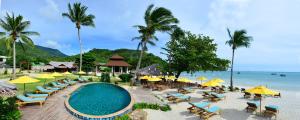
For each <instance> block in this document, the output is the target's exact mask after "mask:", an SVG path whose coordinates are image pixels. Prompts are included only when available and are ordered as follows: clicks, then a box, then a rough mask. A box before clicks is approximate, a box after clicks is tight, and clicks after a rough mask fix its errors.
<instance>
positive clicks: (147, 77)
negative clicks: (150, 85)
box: [140, 75, 151, 80]
mask: <svg viewBox="0 0 300 120" xmlns="http://www.w3.org/2000/svg"><path fill="white" fill-rule="evenodd" d="M149 78H151V77H149V76H147V75H145V76H143V77H140V79H146V80H148V79H149Z"/></svg>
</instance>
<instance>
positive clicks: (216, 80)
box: [211, 78, 225, 83]
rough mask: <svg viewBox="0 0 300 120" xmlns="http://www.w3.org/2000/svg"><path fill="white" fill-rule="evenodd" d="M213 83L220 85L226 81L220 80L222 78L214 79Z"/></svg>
mask: <svg viewBox="0 0 300 120" xmlns="http://www.w3.org/2000/svg"><path fill="white" fill-rule="evenodd" d="M211 81H213V82H218V83H223V82H225V81H224V80H222V79H220V78H214V79H212V80H211Z"/></svg>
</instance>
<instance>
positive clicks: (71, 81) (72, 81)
mask: <svg viewBox="0 0 300 120" xmlns="http://www.w3.org/2000/svg"><path fill="white" fill-rule="evenodd" d="M67 81H68V82H69V83H72V84H73V83H74V84H76V83H77V82H76V81H74V80H70V79H67Z"/></svg>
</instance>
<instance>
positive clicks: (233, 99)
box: [145, 89, 300, 120]
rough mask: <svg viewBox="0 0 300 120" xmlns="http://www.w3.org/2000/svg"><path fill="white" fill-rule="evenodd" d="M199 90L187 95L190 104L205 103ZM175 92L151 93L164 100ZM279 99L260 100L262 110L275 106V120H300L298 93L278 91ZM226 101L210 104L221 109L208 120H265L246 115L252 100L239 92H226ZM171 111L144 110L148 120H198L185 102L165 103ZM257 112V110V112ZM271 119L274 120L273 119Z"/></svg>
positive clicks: (250, 114)
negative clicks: (277, 110)
mask: <svg viewBox="0 0 300 120" xmlns="http://www.w3.org/2000/svg"><path fill="white" fill-rule="evenodd" d="M202 91H204V90H201V89H196V91H195V92H194V93H190V94H187V95H189V96H191V97H192V98H191V102H201V101H207V100H205V99H203V98H202ZM172 92H176V89H168V90H165V91H162V92H158V91H153V92H152V93H153V94H155V95H156V96H159V97H161V98H164V97H165V96H166V94H167V93H172ZM280 92H281V95H282V97H281V98H272V97H267V98H264V99H263V100H262V110H264V106H265V105H277V106H279V114H278V116H277V120H300V102H299V100H300V93H299V92H290V91H280ZM225 95H226V99H225V100H221V101H219V102H215V103H212V104H211V106H219V107H220V108H221V114H220V115H215V116H213V117H211V118H210V120H265V119H268V118H266V117H261V116H258V115H256V114H255V113H247V112H246V110H245V108H246V107H247V104H246V102H247V101H251V100H253V98H250V99H244V98H243V93H241V92H228V93H225ZM165 102H166V103H168V104H169V105H170V106H171V108H172V110H171V111H168V112H162V111H157V110H149V109H147V110H145V111H146V112H147V113H148V119H149V120H199V119H200V117H199V116H198V115H195V114H192V113H189V112H188V111H187V108H188V107H190V105H189V104H188V103H187V102H181V103H178V104H173V103H169V102H167V100H165ZM258 111H259V110H258ZM273 119H275V118H274V117H273Z"/></svg>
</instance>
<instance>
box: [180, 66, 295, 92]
mask: <svg viewBox="0 0 300 120" xmlns="http://www.w3.org/2000/svg"><path fill="white" fill-rule="evenodd" d="M239 72H240V73H239V74H238V72H234V73H233V85H236V86H245V87H254V86H258V85H265V86H267V87H268V88H270V89H275V90H279V91H280V90H285V91H297V92H299V91H300V72H258V71H257V72H256V71H239ZM272 73H276V74H277V75H271V74H272ZM280 74H285V75H286V76H285V77H281V76H280ZM180 76H181V77H187V78H189V79H191V80H194V81H197V80H196V78H197V77H199V76H205V77H206V78H208V79H212V78H221V79H223V80H225V83H223V84H225V85H229V84H230V71H222V72H196V73H194V74H192V75H191V74H189V73H186V72H184V73H182V74H181V75H180ZM197 82H198V83H201V81H197ZM204 82H205V81H204Z"/></svg>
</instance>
